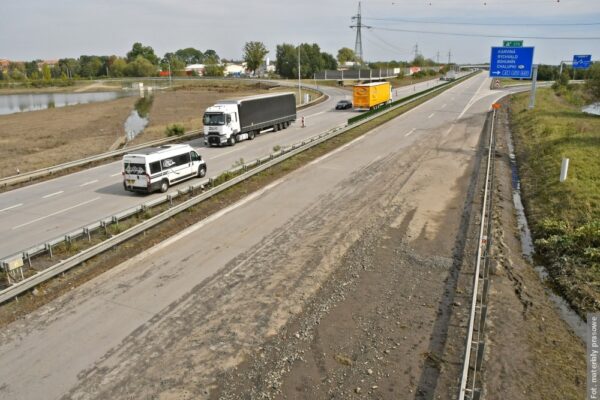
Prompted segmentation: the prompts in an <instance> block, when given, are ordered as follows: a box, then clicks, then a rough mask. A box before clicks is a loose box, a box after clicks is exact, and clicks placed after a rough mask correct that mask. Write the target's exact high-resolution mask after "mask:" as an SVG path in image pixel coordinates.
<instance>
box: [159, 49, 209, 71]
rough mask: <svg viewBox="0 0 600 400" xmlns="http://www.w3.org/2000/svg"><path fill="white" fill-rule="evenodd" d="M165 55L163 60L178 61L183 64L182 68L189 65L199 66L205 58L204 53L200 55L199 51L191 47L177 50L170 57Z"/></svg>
mask: <svg viewBox="0 0 600 400" xmlns="http://www.w3.org/2000/svg"><path fill="white" fill-rule="evenodd" d="M167 54H172V53H167ZM167 54H165V57H164V58H168V59H169V61H174V60H175V59H178V60H180V61H182V62H183V63H184V67H185V66H186V65H189V64H200V63H202V62H203V61H204V57H205V56H204V53H202V52H201V51H200V50H197V49H195V48H193V47H188V48H185V49H180V50H177V51H176V52H175V54H174V55H173V56H170V57H167ZM171 64H173V63H171ZM171 67H172V65H171Z"/></svg>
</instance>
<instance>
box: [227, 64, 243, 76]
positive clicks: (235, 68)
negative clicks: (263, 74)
mask: <svg viewBox="0 0 600 400" xmlns="http://www.w3.org/2000/svg"><path fill="white" fill-rule="evenodd" d="M245 73H246V68H245V67H244V66H243V65H238V64H229V65H226V66H225V71H223V74H224V75H225V76H241V75H244V74H245Z"/></svg>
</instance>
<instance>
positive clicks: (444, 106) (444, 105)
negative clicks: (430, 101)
mask: <svg viewBox="0 0 600 400" xmlns="http://www.w3.org/2000/svg"><path fill="white" fill-rule="evenodd" d="M447 105H448V104H446V103H444V104H442V106H441V107H440V108H446V106H447Z"/></svg>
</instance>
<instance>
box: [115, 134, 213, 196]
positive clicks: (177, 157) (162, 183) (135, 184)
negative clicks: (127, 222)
mask: <svg viewBox="0 0 600 400" xmlns="http://www.w3.org/2000/svg"><path fill="white" fill-rule="evenodd" d="M205 175H206V163H205V162H204V161H203V160H202V157H200V155H199V154H198V153H196V151H195V150H194V149H193V148H192V147H191V146H189V145H187V144H171V145H165V146H160V147H148V148H146V149H143V150H139V151H137V152H135V153H130V154H125V155H124V156H123V187H124V188H125V190H128V191H131V192H147V193H151V192H154V191H156V190H160V191H161V192H162V193H164V192H166V191H167V190H168V189H169V186H171V185H172V184H174V183H178V182H181V181H183V180H186V179H189V178H194V177H198V178H203V177H204V176H205Z"/></svg>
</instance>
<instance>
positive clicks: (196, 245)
mask: <svg viewBox="0 0 600 400" xmlns="http://www.w3.org/2000/svg"><path fill="white" fill-rule="evenodd" d="M489 84H490V81H489V79H488V78H487V77H485V76H484V75H483V74H480V75H478V76H476V77H474V78H472V79H469V80H467V81H466V82H463V83H461V84H459V85H457V86H456V87H454V88H452V89H450V90H448V91H446V92H444V93H443V94H441V95H440V96H438V97H436V98H434V99H432V100H430V101H428V102H426V103H424V104H422V105H420V106H418V107H417V108H415V109H414V110H411V111H409V112H408V113H405V114H404V115H402V116H400V117H398V118H396V119H394V120H393V121H390V122H388V123H386V124H385V125H383V126H381V127H379V128H377V129H375V130H373V131H371V132H370V133H368V134H367V135H365V136H363V137H360V138H358V139H356V140H354V141H353V142H351V143H349V144H348V145H345V146H343V147H342V148H340V149H338V150H335V151H334V152H331V153H329V154H326V155H325V156H323V157H321V158H319V159H317V160H315V161H313V162H311V163H310V164H308V165H306V166H305V167H303V168H301V169H299V170H297V171H294V172H292V173H291V174H289V175H287V176H286V177H284V178H282V179H280V180H278V181H276V182H274V183H272V184H271V185H269V186H268V187H266V188H264V189H262V190H260V191H258V192H256V193H253V194H251V195H250V196H248V197H247V198H245V199H243V200H241V201H240V202H238V203H236V204H234V205H232V206H230V207H228V208H227V209H225V210H223V211H221V212H218V213H217V214H214V215H213V216H211V217H209V218H208V219H206V220H204V221H202V222H200V223H198V224H196V225H194V226H192V227H190V228H188V229H186V230H184V231H182V232H181V233H180V234H178V235H177V236H175V237H173V238H170V239H168V240H167V241H165V242H163V243H161V244H159V245H157V246H155V247H154V248H152V249H151V250H149V251H147V252H145V253H143V254H141V255H139V256H137V257H134V258H132V259H130V260H129V261H127V262H125V263H124V264H122V265H120V266H118V267H116V268H114V269H112V270H111V271H109V272H107V273H105V274H103V275H101V276H99V277H98V278H96V279H94V280H92V281H90V282H88V283H86V284H84V285H83V286H81V287H79V288H76V289H74V290H72V291H71V292H70V293H68V294H66V295H65V296H63V297H61V298H59V299H57V300H55V301H53V302H51V303H49V304H48V305H46V306H44V307H42V308H41V309H39V310H37V311H36V312H34V313H32V314H31V315H30V316H29V317H28V318H26V319H25V320H21V321H16V322H15V323H12V324H11V325H9V326H8V327H7V328H6V329H4V330H3V332H2V334H1V336H0V359H1V360H2V363H0V399H13V400H17V399H37V398H44V399H58V398H65V399H67V398H68V399H91V398H107V399H108V398H126V397H128V398H150V397H152V398H161V399H171V398H178V399H192V398H193V399H197V398H204V397H207V396H209V394H210V391H211V390H212V389H213V385H214V381H215V377H216V376H217V374H218V373H220V372H222V371H226V370H228V369H230V368H231V367H233V366H236V365H237V364H239V363H240V362H241V361H242V360H243V359H244V356H245V354H247V353H249V352H252V351H253V350H254V349H256V348H257V347H258V346H260V344H261V343H262V342H263V341H264V340H265V339H266V338H268V337H271V336H272V335H274V334H276V333H277V331H278V330H279V329H280V328H281V327H282V326H283V325H284V324H285V323H286V321H287V320H288V318H289V317H290V316H291V315H294V314H297V313H299V312H300V311H301V309H302V305H303V304H304V302H305V301H306V299H308V298H310V297H311V296H312V295H314V293H315V292H316V291H317V290H318V288H319V287H320V284H321V283H322V282H323V281H324V280H325V279H326V278H327V277H328V276H329V274H330V273H331V271H332V270H334V269H335V265H336V262H338V261H339V259H340V257H341V256H342V255H343V254H344V253H345V252H346V251H347V249H348V248H349V246H350V245H351V244H352V243H353V242H354V241H356V240H357V237H358V236H359V235H360V232H361V231H362V230H364V229H365V227H368V223H369V221H371V220H372V218H375V217H376V216H377V215H379V213H382V212H384V211H385V209H384V208H382V207H383V206H384V204H383V203H384V201H383V200H384V198H385V196H389V195H390V193H393V194H395V193H396V192H395V186H398V185H404V183H403V182H406V181H407V180H410V179H412V178H411V177H412V176H420V179H423V180H424V181H425V182H427V181H428V180H430V179H433V181H434V182H435V185H438V186H437V187H439V189H440V190H439V191H433V192H428V193H424V194H423V193H421V196H425V195H426V197H424V198H420V199H419V198H418V197H412V198H411V196H412V194H411V193H413V192H415V191H418V190H419V188H418V187H415V188H413V189H411V190H410V191H407V192H406V193H402V196H406V198H404V197H402V198H401V199H396V201H400V202H404V201H406V202H407V203H410V202H415V201H416V202H417V203H418V204H415V206H418V207H420V208H422V210H421V211H417V215H418V218H415V219H414V221H415V222H414V226H411V231H413V234H414V235H415V236H419V235H428V236H430V237H432V238H433V237H437V236H436V234H437V233H439V232H437V230H440V229H443V224H440V220H443V213H444V212H446V211H445V210H446V207H447V204H448V203H449V199H451V198H454V197H456V196H458V195H460V190H459V188H457V186H456V185H457V184H456V182H455V181H456V180H457V179H458V177H460V176H462V174H464V173H465V170H464V169H463V168H466V164H467V163H465V162H463V160H468V159H470V158H471V157H472V154H473V152H474V150H473V149H474V148H475V147H476V145H477V141H478V137H479V134H480V132H481V128H482V125H483V121H484V119H485V114H486V112H487V110H488V109H489V107H490V104H491V103H492V102H493V101H495V99H497V98H498V97H500V96H501V95H502V94H503V93H499V92H491V91H490V90H489ZM335 93H337V94H336V95H335V96H336V97H334V99H332V101H330V102H329V103H326V104H324V105H321V106H320V107H318V108H313V109H311V110H307V111H305V113H306V114H307V115H308V116H309V121H310V118H311V117H310V115H312V114H316V113H319V112H323V114H320V115H318V116H313V117H312V118H313V121H317V120H319V121H321V123H320V124H317V123H315V125H324V124H329V125H330V126H331V125H335V124H338V123H341V120H343V119H344V118H345V117H347V115H344V113H334V112H330V109H331V105H332V104H333V102H335V101H337V99H339V98H340V97H341V96H342V95H343V94H342V92H337V90H336V92H335ZM323 121H327V122H323ZM310 125H312V124H310V123H309V126H310ZM316 131H317V130H315V132H316ZM290 132H294V131H293V130H292V131H290ZM296 132H297V133H298V135H300V134H301V131H300V129H298V130H297V131H296ZM277 135H278V134H276V135H267V136H265V137H264V138H261V139H264V141H266V140H267V138H269V140H271V138H273V139H272V141H271V142H270V143H269V144H268V145H265V146H264V147H263V150H266V149H269V148H270V147H272V145H274V144H282V143H281V142H280V140H282V139H283V138H280V137H277ZM290 136H292V135H290ZM455 136H456V137H455ZM297 139H298V137H296V136H294V137H293V138H291V139H290V143H291V142H293V141H296V140H297ZM450 139H451V140H452V143H453V145H452V146H451V148H449V149H448V150H447V151H446V149H445V148H440V149H438V150H439V151H438V153H439V154H438V156H436V157H438V158H439V161H440V162H438V163H437V164H435V168H432V169H431V170H428V169H427V168H430V167H431V165H432V164H431V163H429V164H427V163H426V162H425V161H427V160H428V159H429V160H430V161H431V160H432V159H431V158H430V157H429V155H430V154H429V153H430V150H431V149H432V146H433V147H435V143H438V144H439V143H442V142H443V141H445V140H450ZM246 143H247V144H248V146H247V148H248V149H250V148H254V146H257V147H258V146H261V145H262V143H261V140H258V141H254V142H246ZM246 143H245V144H246ZM238 146H239V147H238ZM238 146H236V147H234V148H233V149H232V148H225V149H206V150H205V151H203V155H204V156H205V157H207V158H208V159H209V166H210V165H211V164H212V165H215V164H218V162H219V161H218V160H220V159H223V158H225V156H222V154H223V153H224V152H226V151H238V148H240V149H242V148H243V147H242V146H243V145H242V143H240V144H239V145H238ZM242 154H244V155H243V157H244V158H250V157H249V156H247V155H246V153H244V152H240V154H235V155H234V156H233V158H232V159H233V160H235V159H238V158H239V157H240V156H242ZM436 154H437V153H436ZM440 154H441V155H440ZM215 156H216V157H219V158H216V159H215ZM221 156H222V157H221ZM211 157H212V161H210V160H211ZM404 157H406V159H405V158H404ZM443 157H449V158H448V160H454V162H453V163H450V164H446V163H445V162H442V161H443ZM230 160H231V159H230ZM457 160H458V161H457ZM433 161H435V158H434V159H433ZM221 162H223V161H221ZM228 163H230V161H227V162H223V165H224V166H228ZM421 165H422V166H423V168H419V167H420V166H421ZM445 165H447V166H448V167H447V168H446V169H447V170H448V171H447V172H449V173H451V175H449V177H444V179H439V178H436V175H439V174H443V173H444V166H445ZM450 166H452V168H450ZM118 170H119V166H118V164H112V165H109V166H103V167H99V168H95V169H93V170H91V171H85V172H83V173H81V174H74V175H71V176H68V177H65V178H61V179H58V180H56V181H57V182H63V185H65V186H53V187H52V189H50V188H49V187H46V186H45V185H46V184H39V185H36V186H33V187H31V188H26V189H22V190H19V191H15V192H14V193H21V192H24V191H28V193H37V196H38V198H40V197H41V198H43V196H42V194H43V193H46V191H48V190H47V189H50V190H54V191H58V190H64V194H67V192H71V191H72V192H81V191H82V190H83V189H82V186H81V185H83V184H85V183H86V182H88V180H89V179H91V178H92V177H97V178H95V179H98V180H99V182H98V184H99V186H98V187H97V189H95V190H94V189H91V190H92V194H88V196H89V195H91V196H95V197H97V196H100V193H102V194H103V195H104V196H105V197H103V198H102V200H95V201H94V202H91V203H90V204H89V206H88V207H86V208H89V209H98V208H100V209H101V210H100V212H101V213H102V212H105V211H108V210H105V209H103V208H102V207H103V206H104V203H105V198H116V199H118V200H119V201H121V200H123V199H129V198H132V199H135V200H139V198H137V197H131V196H128V195H126V194H123V193H120V192H119V190H118V186H120V182H118V179H116V180H115V179H112V181H111V177H110V175H112V174H116V173H117V171H118ZM113 171H114V172H113ZM213 171H214V170H213ZM89 173H93V174H96V175H92V176H90V175H87V174H89ZM405 175H406V176H405ZM100 176H104V177H105V178H104V179H102V180H101V179H100V178H99V177H100ZM453 177H456V179H455V178H453ZM400 178H401V179H400ZM100 181H102V182H104V183H100ZM53 182H54V181H53ZM57 182H54V183H51V184H53V185H57V184H58V183H57ZM110 182H112V183H110ZM92 185H94V184H89V185H85V186H83V188H85V187H86V186H92ZM425 186H427V185H425ZM399 187H400V186H399ZM401 187H404V186H401ZM89 189H90V188H88V190H89ZM457 190H458V192H457ZM36 191H37V192H36ZM14 193H13V196H16V197H14V198H13V200H15V201H17V202H25V201H27V200H26V199H27V198H28V197H23V198H22V199H19V198H18V194H16V195H15V194H14ZM48 194H51V193H48ZM58 196H59V195H56V196H54V197H58ZM52 198H53V197H49V198H47V199H52ZM65 198H66V196H65V197H64V198H62V200H57V199H55V200H53V201H57V202H58V203H59V204H58V206H61V207H64V208H65V207H69V206H70V205H69V203H66V202H65ZM92 198H94V197H92ZM86 199H87V200H86ZM89 200H91V199H89V198H86V197H84V198H82V199H78V201H89ZM3 204H4V203H3ZM92 204H93V205H92ZM3 207H4V206H3ZM23 207H24V208H23V209H26V207H25V206H23ZM80 208H82V207H80ZM420 208H419V209H420ZM75 209H77V208H74V209H73V210H75ZM85 215H86V214H85V213H84V214H83V216H80V217H78V218H79V220H78V219H76V218H73V221H74V222H75V223H77V222H78V221H81V219H82V218H86V217H85ZM18 217H20V219H19V218H18ZM31 217H33V215H26V216H25V215H22V214H19V215H17V216H16V217H15V219H13V220H12V224H19V223H20V224H23V223H25V222H27V221H30V218H31ZM5 218H8V217H6V216H5V217H3V219H5ZM38 218H39V217H38ZM61 218H65V216H64V215H63V216H61ZM40 222H42V221H40ZM3 225H5V224H4V223H3ZM9 225H11V224H9ZM30 225H34V223H32V224H30ZM44 225H45V226H51V225H52V223H50V221H49V218H47V219H46V220H45V221H44ZM11 226H14V225H11ZM32 228H34V227H31V226H30V227H29V228H28V229H32ZM3 229H4V231H3V233H2V237H3V238H5V237H9V236H10V232H11V231H10V230H8V231H7V230H6V228H3ZM12 232H13V234H14V230H13V231H12ZM449 242H452V237H450V238H449ZM13 245H15V243H14V242H13ZM450 247H451V246H450ZM440 275H441V273H440ZM413 289H414V287H413ZM419 312H421V311H419Z"/></svg>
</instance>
